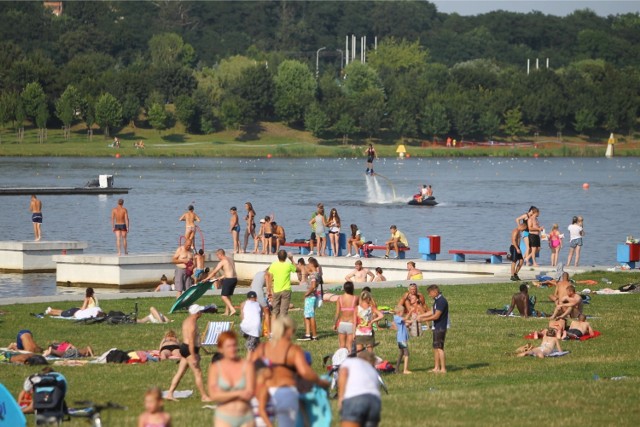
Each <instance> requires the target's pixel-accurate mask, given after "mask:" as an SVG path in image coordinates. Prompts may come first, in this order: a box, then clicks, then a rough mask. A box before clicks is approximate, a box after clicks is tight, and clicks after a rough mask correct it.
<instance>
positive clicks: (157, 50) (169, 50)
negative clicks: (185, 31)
mask: <svg viewBox="0 0 640 427" xmlns="http://www.w3.org/2000/svg"><path fill="white" fill-rule="evenodd" d="M183 49H184V41H183V40H182V37H180V36H179V35H178V34H175V33H162V34H156V35H154V36H153V37H151V40H149V53H150V54H151V62H152V63H153V64H154V65H157V66H159V65H166V64H172V63H175V62H178V61H179V60H180V59H181V56H182V51H183Z"/></svg>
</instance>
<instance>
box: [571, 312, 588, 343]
mask: <svg viewBox="0 0 640 427" xmlns="http://www.w3.org/2000/svg"><path fill="white" fill-rule="evenodd" d="M584 335H593V328H592V327H591V325H590V324H589V322H587V316H585V315H584V314H582V313H580V314H579V315H578V319H577V320H574V321H572V322H571V325H569V329H567V336H568V337H569V338H573V339H580V337H582V336H584Z"/></svg>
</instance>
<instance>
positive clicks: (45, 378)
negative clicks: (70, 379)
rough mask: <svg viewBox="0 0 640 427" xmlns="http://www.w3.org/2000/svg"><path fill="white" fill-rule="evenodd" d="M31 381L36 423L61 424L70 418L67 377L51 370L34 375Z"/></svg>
mask: <svg viewBox="0 0 640 427" xmlns="http://www.w3.org/2000/svg"><path fill="white" fill-rule="evenodd" d="M31 382H32V383H33V409H34V412H35V416H36V425H51V424H53V425H57V426H60V424H61V423H62V421H63V420H65V419H67V420H68V419H69V417H68V409H67V404H66V403H65V401H64V398H65V395H66V394H67V380H66V378H65V377H64V376H63V375H62V374H60V373H58V372H50V373H48V374H42V375H37V376H34V377H33V378H32V379H31Z"/></svg>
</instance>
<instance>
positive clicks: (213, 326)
mask: <svg viewBox="0 0 640 427" xmlns="http://www.w3.org/2000/svg"><path fill="white" fill-rule="evenodd" d="M232 328H233V322H213V321H212V322H209V323H207V327H206V328H205V330H204V332H203V333H202V340H201V342H200V346H201V347H203V348H204V347H206V346H215V345H216V344H218V337H219V336H220V334H221V333H223V332H225V331H230V330H231V329H232ZM205 351H206V349H205Z"/></svg>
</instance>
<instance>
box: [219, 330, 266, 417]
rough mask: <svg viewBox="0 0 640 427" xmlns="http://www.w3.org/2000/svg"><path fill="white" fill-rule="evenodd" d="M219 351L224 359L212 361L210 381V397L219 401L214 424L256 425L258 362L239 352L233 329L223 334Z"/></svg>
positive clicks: (220, 338)
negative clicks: (255, 362) (256, 365)
mask: <svg viewBox="0 0 640 427" xmlns="http://www.w3.org/2000/svg"><path fill="white" fill-rule="evenodd" d="M218 351H219V352H220V353H221V354H222V358H221V359H220V360H218V361H216V362H214V363H212V364H211V366H210V368H209V377H208V381H207V383H208V390H209V396H210V397H211V399H212V400H213V401H214V402H217V403H218V407H217V408H216V412H215V418H214V424H213V425H214V426H216V427H242V426H253V425H254V418H253V410H252V409H251V404H250V402H251V398H252V397H253V393H254V390H255V371H254V365H253V363H251V362H250V361H249V360H247V359H241V358H240V356H239V355H238V338H237V336H236V334H235V332H233V331H226V332H223V333H221V334H220V337H219V338H218Z"/></svg>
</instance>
